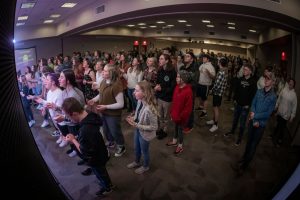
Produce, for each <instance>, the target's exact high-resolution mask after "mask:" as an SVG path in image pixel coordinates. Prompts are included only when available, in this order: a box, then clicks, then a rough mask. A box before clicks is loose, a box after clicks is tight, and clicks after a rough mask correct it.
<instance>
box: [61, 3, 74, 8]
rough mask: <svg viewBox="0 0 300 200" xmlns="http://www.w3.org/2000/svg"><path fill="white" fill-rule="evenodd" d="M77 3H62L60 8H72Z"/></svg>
mask: <svg viewBox="0 0 300 200" xmlns="http://www.w3.org/2000/svg"><path fill="white" fill-rule="evenodd" d="M76 4H77V3H64V4H63V5H62V6H61V7H62V8H73V7H74V6H76Z"/></svg>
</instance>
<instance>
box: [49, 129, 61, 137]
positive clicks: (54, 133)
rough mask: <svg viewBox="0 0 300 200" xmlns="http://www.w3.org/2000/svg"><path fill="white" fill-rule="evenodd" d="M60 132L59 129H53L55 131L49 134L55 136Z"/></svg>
mask: <svg viewBox="0 0 300 200" xmlns="http://www.w3.org/2000/svg"><path fill="white" fill-rule="evenodd" d="M60 135H61V134H60V131H59V130H55V131H53V132H52V133H51V136H52V137H57V136H60Z"/></svg>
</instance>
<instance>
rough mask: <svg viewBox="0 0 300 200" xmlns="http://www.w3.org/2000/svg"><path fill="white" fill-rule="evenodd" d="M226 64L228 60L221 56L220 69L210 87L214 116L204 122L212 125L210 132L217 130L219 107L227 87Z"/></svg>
mask: <svg viewBox="0 0 300 200" xmlns="http://www.w3.org/2000/svg"><path fill="white" fill-rule="evenodd" d="M227 64H228V62H227V59H226V58H221V59H220V60H219V67H220V70H219V72H218V73H217V75H216V81H215V82H214V86H213V88H212V94H213V107H214V117H213V119H212V120H210V121H207V122H206V124H207V125H212V127H211V128H210V129H209V131H210V132H215V131H216V130H218V120H219V107H220V106H221V103H222V96H223V94H224V93H225V91H226V87H227V73H226V69H227Z"/></svg>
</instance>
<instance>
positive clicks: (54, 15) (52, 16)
mask: <svg viewBox="0 0 300 200" xmlns="http://www.w3.org/2000/svg"><path fill="white" fill-rule="evenodd" d="M50 17H51V18H59V17H60V14H52V15H50Z"/></svg>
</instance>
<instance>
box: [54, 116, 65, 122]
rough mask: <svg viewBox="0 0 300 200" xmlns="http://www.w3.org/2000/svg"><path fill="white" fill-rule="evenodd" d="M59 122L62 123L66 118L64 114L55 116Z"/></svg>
mask: <svg viewBox="0 0 300 200" xmlns="http://www.w3.org/2000/svg"><path fill="white" fill-rule="evenodd" d="M53 119H54V120H55V121H56V122H57V123H60V122H62V121H64V120H65V117H64V116H63V115H61V114H60V115H56V116H55V117H54V118H53Z"/></svg>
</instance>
